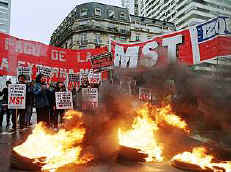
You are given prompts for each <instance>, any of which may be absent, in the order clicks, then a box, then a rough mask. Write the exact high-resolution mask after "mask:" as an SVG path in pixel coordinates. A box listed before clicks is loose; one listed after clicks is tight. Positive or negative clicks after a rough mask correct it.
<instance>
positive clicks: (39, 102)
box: [33, 83, 50, 108]
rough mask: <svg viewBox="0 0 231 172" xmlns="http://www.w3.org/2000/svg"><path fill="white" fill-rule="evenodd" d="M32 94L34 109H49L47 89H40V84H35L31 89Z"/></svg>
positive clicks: (48, 92)
mask: <svg viewBox="0 0 231 172" xmlns="http://www.w3.org/2000/svg"><path fill="white" fill-rule="evenodd" d="M33 93H34V95H35V105H36V108H44V107H49V106H50V104H49V95H50V91H49V89H48V88H42V85H41V84H40V83H36V84H35V86H34V88H33Z"/></svg>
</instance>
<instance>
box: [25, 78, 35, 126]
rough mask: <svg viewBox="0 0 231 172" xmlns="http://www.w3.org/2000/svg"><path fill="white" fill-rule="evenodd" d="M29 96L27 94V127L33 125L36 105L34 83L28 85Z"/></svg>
mask: <svg viewBox="0 0 231 172" xmlns="http://www.w3.org/2000/svg"><path fill="white" fill-rule="evenodd" d="M26 89H27V94H26V126H30V125H32V123H31V117H32V110H33V105H34V93H33V83H32V82H29V83H28V84H27V87H26Z"/></svg>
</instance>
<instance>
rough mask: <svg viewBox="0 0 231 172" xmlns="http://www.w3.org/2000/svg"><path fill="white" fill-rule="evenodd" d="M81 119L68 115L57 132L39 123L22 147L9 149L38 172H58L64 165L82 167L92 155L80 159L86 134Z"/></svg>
mask: <svg viewBox="0 0 231 172" xmlns="http://www.w3.org/2000/svg"><path fill="white" fill-rule="evenodd" d="M81 118H82V114H81V113H79V112H74V111H70V112H68V113H67V114H66V115H65V118H64V119H65V121H66V123H65V125H64V128H62V129H61V130H59V131H58V132H54V131H52V130H51V129H49V128H47V127H46V126H45V125H44V124H43V123H39V124H38V125H37V126H36V127H35V129H34V130H33V132H32V134H31V135H29V136H28V138H27V140H26V141H25V142H24V143H23V144H21V145H19V146H16V147H14V148H13V151H14V152H15V153H16V154H15V155H20V156H22V157H25V158H27V159H30V160H33V162H32V163H33V164H36V165H38V167H37V168H39V167H41V169H42V170H51V169H58V168H59V167H62V166H65V165H68V164H76V165H80V164H86V163H87V162H89V161H91V160H92V155H91V154H84V155H81V150H82V148H81V144H82V142H83V138H84V135H85V132H86V131H85V128H84V127H83V126H82V121H81ZM14 165H17V164H14ZM24 168H25V167H24Z"/></svg>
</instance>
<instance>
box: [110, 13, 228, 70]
mask: <svg viewBox="0 0 231 172" xmlns="http://www.w3.org/2000/svg"><path fill="white" fill-rule="evenodd" d="M230 22H231V18H230V17H224V16H220V17H217V18H215V19H212V20H209V21H208V22H205V23H203V24H199V25H196V26H191V27H189V28H187V29H184V30H180V31H176V32H173V33H170V34H166V35H161V36H157V37H155V38H153V39H152V40H149V41H146V42H142V43H133V44H121V43H118V42H115V41H112V42H111V50H112V54H113V59H114V66H115V67H120V68H136V67H139V66H141V67H143V66H145V67H153V66H158V65H163V64H168V63H185V64H187V65H194V64H199V63H202V62H203V61H205V60H209V59H213V58H216V57H219V56H229V55H231V46H230V45H231V27H230Z"/></svg>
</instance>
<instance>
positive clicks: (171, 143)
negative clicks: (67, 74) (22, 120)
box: [11, 66, 231, 172]
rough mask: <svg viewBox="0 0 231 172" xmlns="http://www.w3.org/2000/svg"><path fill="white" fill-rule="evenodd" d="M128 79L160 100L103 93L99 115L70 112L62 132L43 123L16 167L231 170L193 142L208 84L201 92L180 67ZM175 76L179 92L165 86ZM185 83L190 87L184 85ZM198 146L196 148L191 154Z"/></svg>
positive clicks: (17, 154) (17, 155)
mask: <svg viewBox="0 0 231 172" xmlns="http://www.w3.org/2000/svg"><path fill="white" fill-rule="evenodd" d="M179 70H180V71H179ZM146 72H147V73H146ZM160 73H161V75H160ZM123 75H124V74H123ZM131 75H132V76H131ZM181 75H182V76H181ZM128 76H129V77H131V78H132V79H134V78H135V80H136V81H137V82H136V84H137V85H138V86H144V87H148V88H151V90H152V94H153V92H155V94H154V95H152V96H153V97H155V98H156V99H155V101H154V102H149V103H139V102H138V101H136V98H134V97H130V96H128V95H127V94H126V96H125V95H124V94H123V93H121V92H119V91H118V90H117V88H114V87H113V88H103V89H104V95H103V96H102V99H103V100H102V102H103V104H102V106H101V108H100V109H99V110H97V111H96V112H95V113H89V114H87V113H80V112H76V111H69V112H67V113H66V114H65V117H64V119H65V120H64V125H63V127H62V128H61V129H60V130H59V131H58V132H55V131H53V130H51V129H49V128H47V127H46V126H45V125H44V124H42V123H40V124H38V125H37V126H36V127H35V129H34V130H33V132H32V134H31V135H29V136H28V138H27V140H26V141H25V142H24V143H22V144H20V145H18V146H16V147H14V148H13V154H12V162H11V163H12V166H15V167H18V168H21V169H22V168H26V167H28V168H29V167H31V168H30V169H38V168H39V169H41V170H42V171H52V172H53V171H56V172H57V171H70V170H69V169H75V167H76V166H81V165H89V164H91V163H97V162H100V161H103V162H105V161H114V162H115V161H117V160H119V161H121V160H122V161H123V160H124V161H133V162H142V163H143V162H161V161H168V160H171V164H172V165H173V166H175V167H177V168H181V169H187V170H188V169H190V170H194V171H203V170H204V171H206V170H207V171H219V170H220V171H226V172H230V171H231V162H227V161H225V162H224V161H217V160H216V158H215V156H212V155H210V153H208V152H207V151H206V150H205V148H204V147H205V144H202V143H201V142H199V141H196V140H194V139H192V138H191V137H190V135H191V134H193V133H194V129H195V126H193V125H191V124H194V123H193V122H195V121H198V117H199V115H198V114H197V112H198V109H199V108H196V107H197V106H198V104H200V103H201V102H200V100H202V101H203V103H204V98H203V99H199V100H198V97H199V96H198V97H197V95H198V94H199V93H201V92H203V90H204V88H205V87H206V86H207V84H205V85H206V86H204V85H201V86H200V88H198V85H193V82H192V81H190V82H189V81H188V78H190V77H191V76H192V74H191V73H189V72H186V71H185V69H184V68H179V69H177V67H174V66H172V67H170V68H168V69H166V70H163V69H156V70H153V71H152V70H151V71H150V70H148V71H144V72H138V74H137V73H135V72H131V73H129V75H128ZM169 77H170V78H173V79H174V80H176V81H178V84H179V85H178V84H176V88H175V89H176V90H175V91H172V90H170V89H167V88H166V87H165V85H164V84H165V83H166V82H165V81H166V80H168V78H169ZM191 78H193V79H195V78H194V77H191ZM124 80H125V81H126V80H127V78H125V79H124ZM182 82H184V84H183V85H184V86H182V84H180V83H182ZM197 82H198V80H197ZM197 82H195V83H197ZM141 83H142V84H141ZM192 86H193V87H192ZM194 86H195V87H194ZM128 88H129V89H132V88H133V87H128ZM191 88H193V90H190V89H191ZM195 90H196V91H195ZM135 91H136V90H135ZM135 91H134V90H131V91H130V92H135ZM190 91H191V92H190ZM208 92H210V91H209V90H207V92H206V94H205V93H204V95H208V94H209V93H208ZM114 93H115V94H114ZM169 95H170V96H169ZM200 97H203V95H202V94H201V95H200ZM200 97H199V98H200ZM205 97H206V96H205ZM169 99H170V100H169ZM172 99H173V101H171V100H172ZM156 100H157V101H156ZM156 102H157V103H156ZM179 102H180V103H179ZM190 103H191V104H193V105H192V106H191V104H190ZM182 104H183V105H184V108H182V106H181V105H182ZM179 107H181V108H179ZM200 108H202V107H200ZM179 112H182V114H181V113H179ZM190 113H191V114H190ZM201 114H203V113H201ZM201 114H200V115H201ZM217 118H219V117H217ZM201 122H203V121H201ZM200 146H203V147H202V148H201V147H200ZM192 147H196V148H194V149H193V151H192V152H190V151H191V150H192V149H191V148H192ZM198 147H199V148H198ZM182 152H184V153H182ZM213 153H214V152H213ZM216 157H217V158H218V157H219V156H218V154H216ZM219 159H220V158H219ZM221 159H222V160H223V159H225V158H221ZM20 163H21V164H22V163H24V164H30V166H29V165H24V166H22V165H19V164H20Z"/></svg>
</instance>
